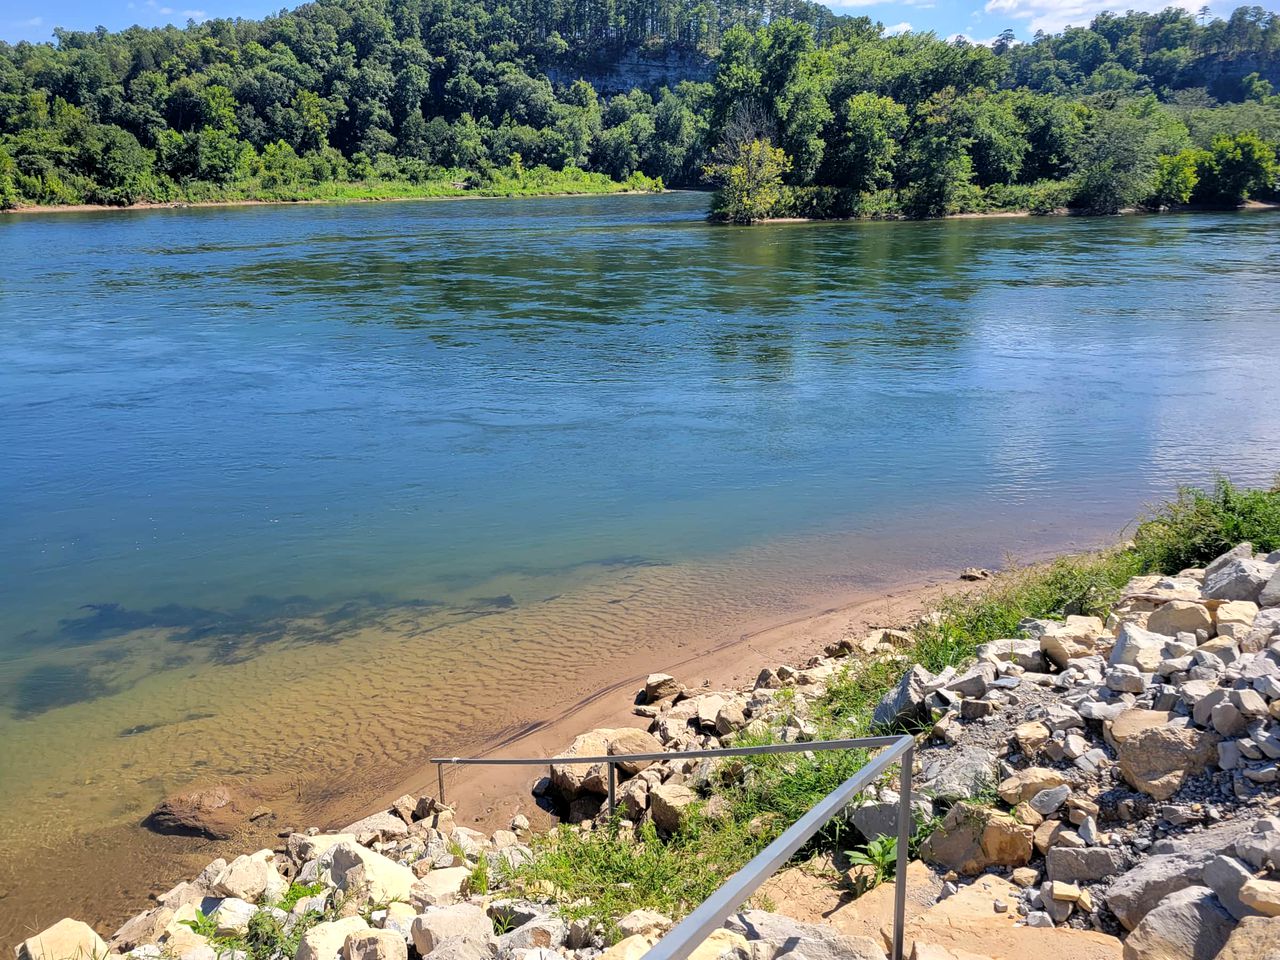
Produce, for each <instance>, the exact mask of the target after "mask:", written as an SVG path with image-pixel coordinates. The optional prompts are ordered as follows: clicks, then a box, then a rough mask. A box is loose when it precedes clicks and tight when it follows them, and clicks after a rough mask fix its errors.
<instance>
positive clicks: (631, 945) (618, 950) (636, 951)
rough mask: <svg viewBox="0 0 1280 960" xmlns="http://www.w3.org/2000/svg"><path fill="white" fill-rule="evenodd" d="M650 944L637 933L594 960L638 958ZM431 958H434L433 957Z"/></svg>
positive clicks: (647, 950)
mask: <svg viewBox="0 0 1280 960" xmlns="http://www.w3.org/2000/svg"><path fill="white" fill-rule="evenodd" d="M652 946H653V941H652V940H651V939H650V938H648V937H645V936H642V935H641V934H638V933H637V934H636V935H635V936H631V937H627V938H626V939H623V940H619V941H618V942H617V943H615V944H614V945H613V946H612V947H610V948H609V949H608V950H606V951H605V952H604V953H602V954H600V956H599V957H597V958H596V960H640V958H641V957H643V956H644V955H645V954H646V953H648V952H649V948H650V947H652ZM432 960H435V958H434V957H433V958H432Z"/></svg>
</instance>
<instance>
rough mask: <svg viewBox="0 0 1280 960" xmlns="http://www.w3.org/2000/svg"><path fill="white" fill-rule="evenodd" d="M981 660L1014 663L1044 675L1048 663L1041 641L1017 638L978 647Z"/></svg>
mask: <svg viewBox="0 0 1280 960" xmlns="http://www.w3.org/2000/svg"><path fill="white" fill-rule="evenodd" d="M976 653H977V656H978V659H979V660H985V661H987V662H988V663H1001V662H1004V663H1014V664H1017V665H1018V666H1020V667H1021V668H1022V669H1023V670H1031V671H1033V672H1035V673H1044V672H1045V670H1046V669H1047V668H1048V662H1047V661H1046V660H1045V656H1044V654H1043V653H1042V652H1041V651H1040V640H1039V639H1038V638H1037V639H1034V640H1032V639H1022V638H1015V639H1010V640H992V641H990V642H989V643H983V644H980V645H979V646H978V649H977V651H976Z"/></svg>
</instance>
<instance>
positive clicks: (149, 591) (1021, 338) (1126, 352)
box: [0, 194, 1280, 703]
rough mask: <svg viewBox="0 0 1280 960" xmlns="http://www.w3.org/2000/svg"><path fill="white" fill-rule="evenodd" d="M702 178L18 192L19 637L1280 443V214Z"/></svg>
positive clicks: (675, 540)
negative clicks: (856, 211)
mask: <svg viewBox="0 0 1280 960" xmlns="http://www.w3.org/2000/svg"><path fill="white" fill-rule="evenodd" d="M704 207H705V198H704V197H702V196H700V195H690V194H671V195H666V196H659V197H613V198H598V199H553V200H519V201H503V200H493V201H474V202H465V203H464V202H449V203H444V202H425V203H389V204H366V205H351V206H298V207H247V208H224V209H196V210H173V211H154V212H146V213H113V214H91V215H77V214H64V215H48V216H27V217H22V216H11V217H5V218H4V219H3V220H0V263H3V264H4V267H3V279H2V280H0V356H3V374H2V376H0V449H2V450H3V451H4V453H5V456H4V464H3V468H2V470H3V473H2V475H0V591H2V594H0V651H3V652H2V653H0V656H3V657H5V658H6V659H7V660H8V661H9V662H10V664H11V665H14V664H21V663H22V662H23V661H24V660H25V659H26V658H27V657H29V656H34V655H36V654H37V653H38V651H39V650H40V649H41V648H42V647H47V646H48V645H57V644H68V643H80V642H88V641H90V640H92V639H95V638H98V637H101V636H105V635H109V634H111V633H112V632H113V631H119V630H124V629H127V628H132V627H137V626H146V625H149V624H158V625H161V626H187V627H189V626H191V625H192V624H196V625H197V626H198V627H200V628H201V629H208V630H213V631H216V630H217V629H218V626H217V625H218V624H219V623H223V622H225V621H226V620H227V619H228V618H230V619H232V620H235V619H237V618H239V620H241V621H243V620H251V619H253V617H254V616H255V615H256V611H258V610H266V609H272V610H279V609H281V608H286V607H287V604H288V603H290V602H293V603H295V604H297V605H298V606H299V608H300V609H301V608H303V607H307V606H308V605H312V604H318V603H323V604H335V603H342V602H343V601H344V599H347V598H350V597H364V598H369V597H379V598H391V599H394V600H406V599H418V600H424V601H429V602H437V601H449V602H461V598H466V597H468V596H470V595H471V594H473V593H474V592H475V591H477V590H482V589H483V587H484V584H485V583H486V582H488V581H489V580H490V579H491V578H492V577H493V576H494V575H495V574H497V573H500V572H502V571H509V570H526V571H535V572H545V571H556V570H573V569H575V568H578V567H580V566H581V565H584V564H588V565H589V564H593V563H601V562H606V563H609V562H641V563H643V562H672V561H676V560H688V559H697V558H702V557H708V556H714V555H716V554H717V553H722V552H724V551H728V550H732V549H736V548H740V547H743V546H744V545H750V544H752V543H756V542H761V541H764V540H767V539H769V538H771V537H778V536H787V535H793V534H797V533H803V532H805V531H810V530H816V529H820V528H824V527H831V526H832V525H835V526H837V527H840V526H842V525H843V527H844V528H848V529H857V528H859V527H860V526H865V525H868V524H870V525H878V526H880V527H891V526H892V525H893V523H894V522H895V521H896V520H903V521H906V520H908V519H910V518H919V517H920V516H921V515H923V514H927V513H928V512H930V511H933V510H937V509H940V508H945V509H947V510H949V511H950V512H951V515H952V516H957V515H958V516H964V515H966V513H971V516H972V517H973V519H974V522H975V523H977V522H979V521H981V522H982V523H984V524H997V525H998V524H999V523H1000V522H1001V518H1002V517H1004V518H1011V517H1013V516H1014V515H1015V514H1016V516H1017V517H1019V518H1020V519H1019V520H1018V522H1019V523H1021V522H1023V519H1021V518H1026V517H1046V518H1049V517H1051V518H1054V519H1055V520H1057V521H1058V522H1059V523H1061V522H1062V521H1063V520H1064V518H1066V521H1067V523H1068V524H1069V522H1070V516H1071V514H1072V512H1073V511H1075V510H1077V509H1081V510H1083V509H1085V507H1084V505H1088V510H1089V513H1090V516H1091V518H1092V519H1094V520H1105V521H1106V522H1111V521H1113V520H1114V522H1115V524H1116V525H1118V524H1119V523H1121V522H1123V519H1124V518H1126V517H1128V516H1131V515H1132V513H1133V512H1134V510H1135V509H1137V508H1139V507H1140V506H1141V505H1142V504H1143V503H1144V502H1145V501H1146V500H1148V499H1150V498H1152V497H1154V496H1158V495H1162V494H1165V493H1167V492H1169V491H1170V489H1171V487H1172V486H1173V484H1175V483H1177V482H1180V481H1183V480H1201V479H1204V478H1206V477H1208V476H1209V475H1211V473H1212V472H1213V471H1214V470H1224V471H1227V472H1229V473H1230V474H1231V475H1232V476H1234V477H1236V478H1238V479H1240V480H1244V481H1262V480H1268V479H1269V478H1270V477H1271V476H1272V475H1273V474H1274V473H1275V472H1276V471H1277V470H1278V469H1280V308H1278V307H1277V304H1280V269H1277V264H1280V219H1277V217H1276V216H1275V215H1272V214H1266V213H1256V214H1255V213H1244V214H1221V215H1197V216H1169V217H1128V218H1112V219H1104V220H1084V219H1019V220H980V221H979V220H969V221H951V222H943V223H918V224H916V223H910V224H909V223H865V224H824V225H818V224H813V225H808V224H800V225H786V226H775V227H768V228H751V229H730V228H723V227H714V226H710V225H708V224H706V223H705V222H704V221H703V211H704ZM1006 522H1011V521H1008V520H1006ZM491 599H494V600H495V601H497V602H499V605H500V604H501V602H505V601H504V598H491ZM86 604H89V605H99V606H98V607H97V608H96V609H89V610H86V609H82V607H83V605H86ZM166 611H167V612H166ZM211 611H212V612H211ZM76 618H79V619H78V620H77V621H76V622H74V623H67V622H66V621H67V620H68V619H72V620H75V619H76ZM202 618H203V619H202ZM3 689H4V687H3V685H2V684H0V690H3ZM3 696H4V694H2V693H0V698H2V697H3ZM9 696H12V694H10V695H9ZM0 703H2V700H0Z"/></svg>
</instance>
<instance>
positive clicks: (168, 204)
mask: <svg viewBox="0 0 1280 960" xmlns="http://www.w3.org/2000/svg"><path fill="white" fill-rule="evenodd" d="M689 192H696V191H687V190H673V189H669V188H664V189H663V190H661V191H653V190H600V191H596V190H582V191H577V192H554V193H516V194H511V193H483V192H473V191H466V192H460V193H456V194H440V195H436V196H412V195H409V194H405V195H397V196H389V197H299V198H297V199H294V200H264V199H261V198H258V197H251V198H245V199H242V200H168V201H165V202H163V203H131V204H128V205H125V206H116V205H114V204H107V203H66V204H58V203H46V204H32V205H31V206H27V207H14V208H12V209H10V210H0V215H6V214H7V215H20V214H46V213H150V212H152V211H155V210H190V209H216V208H219V207H298V206H319V205H323V204H328V205H332V206H345V205H347V204H356V203H409V202H412V201H426V200H560V199H570V198H575V197H643V196H658V195H659V194H662V193H689Z"/></svg>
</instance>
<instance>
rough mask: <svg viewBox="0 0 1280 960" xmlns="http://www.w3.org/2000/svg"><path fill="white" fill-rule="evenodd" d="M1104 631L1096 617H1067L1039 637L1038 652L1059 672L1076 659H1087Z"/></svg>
mask: <svg viewBox="0 0 1280 960" xmlns="http://www.w3.org/2000/svg"><path fill="white" fill-rule="evenodd" d="M1104 632H1105V630H1104V627H1103V624H1102V621H1101V620H1099V619H1098V618H1097V617H1076V616H1071V617H1067V619H1066V621H1065V622H1063V623H1059V624H1054V625H1053V626H1051V627H1049V628H1048V629H1046V630H1045V631H1044V632H1043V633H1042V634H1041V635H1040V651H1041V652H1042V653H1043V654H1044V655H1045V657H1046V658H1047V659H1048V660H1049V662H1051V663H1052V664H1053V665H1054V666H1056V667H1057V668H1058V669H1059V670H1062V669H1065V668H1066V666H1067V663H1068V662H1069V661H1071V660H1074V659H1076V658H1077V657H1087V656H1089V655H1090V654H1091V653H1093V652H1094V651H1095V650H1096V649H1097V646H1098V638H1099V637H1101V636H1102V635H1103V634H1104Z"/></svg>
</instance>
